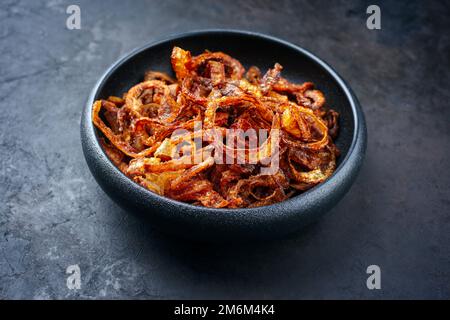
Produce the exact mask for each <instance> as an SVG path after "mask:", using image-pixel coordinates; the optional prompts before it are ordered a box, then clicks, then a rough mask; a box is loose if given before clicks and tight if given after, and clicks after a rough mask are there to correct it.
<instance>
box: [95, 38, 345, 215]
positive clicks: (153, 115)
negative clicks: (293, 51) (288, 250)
mask: <svg viewBox="0 0 450 320" xmlns="http://www.w3.org/2000/svg"><path fill="white" fill-rule="evenodd" d="M171 63H172V67H173V70H174V73H175V78H173V77H171V76H169V75H167V74H165V73H162V72H157V71H148V72H146V74H145V76H144V81H143V82H141V83H139V84H137V85H135V86H134V87H132V88H131V89H130V90H129V91H128V92H126V93H125V94H124V95H123V97H122V98H120V97H115V96H111V97H109V98H108V99H106V100H98V101H96V102H95V103H94V104H93V112H92V121H93V123H94V124H95V126H96V127H97V128H98V129H99V130H100V131H101V134H100V142H101V144H102V147H103V149H104V151H105V153H106V154H107V155H108V157H109V158H110V159H111V161H112V162H113V163H114V164H115V165H116V166H117V167H118V168H119V169H120V170H121V171H122V172H123V173H125V174H126V175H127V176H128V177H130V178H131V179H133V180H134V181H135V182H137V183H139V184H141V185H142V186H144V187H145V188H147V189H149V190H151V191H153V192H155V193H157V194H159V195H163V196H166V197H169V198H172V199H175V200H178V201H183V202H187V203H191V204H194V205H203V206H206V207H214V208H225V207H228V208H242V207H257V206H265V205H270V204H273V203H276V202H280V201H283V200H285V199H287V198H289V197H291V196H293V195H295V194H298V193H301V192H303V191H305V190H308V189H310V188H312V187H313V186H315V185H317V184H318V183H321V182H322V181H324V180H325V179H327V177H329V176H330V175H331V174H332V173H333V171H334V170H335V168H336V158H337V157H338V156H339V151H338V149H337V148H336V146H335V144H334V142H333V139H335V138H336V136H337V134H338V117H339V114H338V113H337V112H336V111H334V110H332V109H330V108H327V107H325V105H326V101H325V97H324V95H323V93H322V92H321V91H319V90H317V89H315V88H314V84H313V83H311V82H305V83H302V84H295V83H291V82H289V81H288V80H286V79H285V78H283V77H281V70H282V66H281V65H280V64H278V63H276V64H275V66H274V67H273V68H272V69H269V70H268V71H267V72H266V73H265V74H264V75H262V74H261V72H260V70H259V69H258V68H257V67H255V66H252V67H250V68H249V69H248V70H245V69H244V67H243V66H242V65H241V63H240V62H239V61H238V60H236V59H234V58H232V57H230V56H229V55H227V54H225V53H222V52H209V51H206V52H204V53H202V54H200V55H198V56H194V57H193V56H191V53H190V52H189V51H186V50H183V49H181V48H179V47H174V48H173V51H172V56H171ZM199 128H200V129H199ZM231 129H234V130H236V129H241V130H242V131H246V130H254V131H255V132H260V131H261V130H263V131H264V132H267V133H268V134H267V137H266V139H265V140H264V141H259V142H258V143H257V144H256V147H255V145H253V147H250V141H247V140H245V141H244V143H243V144H241V145H240V146H239V147H236V146H235V145H231V146H230V145H229V144H227V143H226V141H227V140H226V139H225V137H226V134H227V132H228V131H230V130H231ZM275 133H276V134H275ZM275 137H276V139H275ZM227 138H228V136H227ZM232 138H234V137H232ZM250 139H251V138H249V140H250ZM218 146H220V148H218ZM274 147H276V148H274ZM250 149H251V150H250ZM274 150H276V151H274ZM240 151H243V152H240ZM275 157H276V159H275ZM194 160H195V161H194ZM225 160H226V161H225ZM274 160H276V161H274ZM274 163H275V164H276V165H275V166H273V164H274ZM269 166H272V167H271V170H264V169H268V167H269Z"/></svg>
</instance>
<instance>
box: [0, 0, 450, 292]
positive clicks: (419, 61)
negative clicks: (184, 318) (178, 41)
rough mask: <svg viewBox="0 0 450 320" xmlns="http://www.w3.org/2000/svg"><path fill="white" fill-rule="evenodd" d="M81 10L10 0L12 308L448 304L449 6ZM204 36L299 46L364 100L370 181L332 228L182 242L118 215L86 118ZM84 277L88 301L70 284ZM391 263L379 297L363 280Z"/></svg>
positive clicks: (4, 82)
mask: <svg viewBox="0 0 450 320" xmlns="http://www.w3.org/2000/svg"><path fill="white" fill-rule="evenodd" d="M70 4H72V2H71V1H63V0H50V1H15V0H3V1H2V2H1V4H0V104H1V113H0V123H1V127H0V128H1V131H0V135H1V139H0V142H1V144H0V150H1V152H0V160H1V167H0V170H1V171H0V172H1V173H0V179H1V180H0V298H98V297H102V298H103V297H106V298H158V299H160V298H199V299H202V298H290V299H297V298H308V299H309V298H319V299H323V298H376V299H378V298H449V297H450V174H449V169H450V165H449V158H450V106H449V101H450V88H449V83H450V79H449V78H450V76H449V67H450V61H449V60H450V54H449V52H450V50H449V49H450V36H449V35H450V20H449V19H448V16H449V14H450V9H449V6H448V4H446V3H444V2H442V3H439V2H437V1H402V2H401V1H378V5H379V6H380V7H381V27H382V29H381V30H368V29H367V28H366V19H367V17H368V15H367V14H366V8H367V6H368V5H369V4H371V3H370V2H365V1H353V2H350V1H332V2H329V1H285V2H278V1H245V2H244V1H242V2H239V3H238V2H236V1H228V0H227V1H220V2H218V1H215V2H213V1H209V2H206V1H205V2H200V1H163V2H162V1H161V2H159V1H133V2H128V1H118V0H117V1H87V0H80V1H77V4H78V5H79V6H80V8H81V30H68V29H67V28H66V19H67V17H68V15H67V14H66V8H67V6H68V5H70ZM202 28H235V29H247V30H252V31H258V32H262V33H267V34H270V35H274V36H278V37H280V38H283V39H285V40H287V41H291V42H293V43H296V44H299V45H301V46H303V47H305V48H306V49H308V50H310V51H312V52H313V53H315V54H317V55H318V56H319V57H321V58H323V59H324V60H325V61H327V62H328V63H329V64H331V65H332V66H333V67H334V68H335V69H336V70H337V71H338V72H339V73H340V74H341V75H342V76H343V78H344V79H346V80H347V81H348V82H349V84H350V85H351V87H352V88H353V89H354V91H355V92H356V94H357V96H358V98H359V99H360V102H361V104H362V106H363V109H364V112H365V115H366V119H367V124H368V134H369V140H368V149H367V156H366V161H365V164H364V166H363V168H362V171H361V173H360V175H359V177H358V179H357V181H356V183H355V184H354V186H353V187H352V189H351V190H350V191H349V193H348V194H347V195H346V197H345V198H344V199H343V200H342V201H341V202H340V203H339V204H338V205H337V206H336V207H335V208H334V209H333V210H331V211H330V212H329V214H328V215H326V216H325V217H324V218H323V219H322V220H320V221H319V222H318V223H316V224H314V225H312V226H310V227H308V228H306V229H305V230H304V231H303V232H302V233H301V234H299V235H296V236H292V237H290V238H288V239H286V240H282V241H277V242H271V243H262V244H258V245H256V244H242V245H237V244H235V245H228V246H211V245H205V244H202V245H200V244H192V243H186V242H182V243H181V242H180V241H177V240H174V239H168V238H166V237H164V236H162V235H161V234H159V233H158V232H157V231H155V230H153V229H152V228H151V227H150V226H147V225H144V224H142V223H141V222H140V221H139V220H138V219H136V218H135V217H133V216H131V215H129V214H126V213H125V212H124V211H122V210H121V209H119V208H118V207H117V206H116V205H115V204H114V203H113V202H112V201H111V200H110V199H109V198H108V197H107V196H106V195H105V194H104V193H103V191H102V190H101V189H100V188H99V186H98V185H97V184H96V183H95V181H94V179H93V177H92V176H91V174H90V172H89V170H88V168H87V165H86V163H85V161H84V157H83V154H82V151H81V144H80V135H79V123H80V117H81V109H82V107H83V104H84V102H85V100H86V98H87V95H88V93H89V91H90V89H91V88H92V87H93V85H94V83H95V82H96V81H97V79H98V77H99V76H100V75H101V74H102V72H103V71H104V70H105V69H106V68H107V67H108V66H109V65H110V64H112V63H113V62H114V61H115V60H116V59H118V58H119V57H121V56H122V55H124V54H125V53H127V52H129V51H130V50H132V49H133V48H135V47H138V46H141V45H143V44H145V43H147V42H150V41H153V40H156V39H160V38H163V37H165V36H167V35H170V34H175V33H180V32H184V31H189V30H194V29H202ZM75 264H77V265H79V267H80V270H81V289H80V290H69V289H68V287H67V286H66V278H67V276H68V275H67V274H66V268H67V267H68V266H69V265H75ZM373 264H375V265H378V266H380V268H381V275H382V276H381V285H382V288H381V290H368V289H367V287H366V279H367V277H368V275H367V274H366V268H367V267H368V266H369V265H373Z"/></svg>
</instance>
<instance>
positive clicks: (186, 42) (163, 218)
mask: <svg viewBox="0 0 450 320" xmlns="http://www.w3.org/2000/svg"><path fill="white" fill-rule="evenodd" d="M173 46H180V47H182V48H184V49H187V50H190V51H191V52H192V53H193V54H199V53H201V52H203V51H204V50H205V49H209V50H211V51H224V52H226V53H228V54H230V55H231V56H233V57H235V58H237V59H238V60H239V61H241V62H242V64H243V65H244V67H249V66H251V65H256V66H258V67H259V68H260V69H261V70H267V69H268V68H269V67H272V66H273V64H274V63H275V62H279V63H280V64H281V65H283V67H284V69H283V76H284V77H286V78H287V79H289V80H291V81H294V82H303V81H312V82H314V83H315V85H316V86H317V88H319V89H320V90H321V91H323V92H324V94H325V96H326V98H327V101H328V102H329V103H330V105H332V107H333V109H335V110H337V111H338V112H339V113H340V128H341V129H340V133H339V137H338V139H337V140H336V144H337V146H338V147H339V149H340V150H341V153H342V154H341V157H340V158H339V161H338V167H337V169H336V171H335V172H334V174H333V175H332V176H331V177H330V178H329V179H328V180H326V181H325V182H324V183H322V184H320V185H318V186H316V187H314V188H312V189H311V190H309V191H307V192H305V193H303V194H301V195H298V196H295V197H293V198H290V199H288V200H286V201H283V202H280V203H277V204H274V205H270V206H265V207H259V208H251V209H211V208H204V207H198V206H193V205H189V204H186V203H182V202H178V201H174V200H171V199H169V198H165V197H162V196H159V195H157V194H154V193H152V192H150V191H148V190H146V189H145V188H143V187H141V186H140V185H138V184H136V183H135V182H133V181H132V180H131V179H129V178H128V177H126V176H125V175H124V174H122V173H121V172H120V171H119V170H118V169H117V168H116V167H115V166H114V165H113V164H112V163H111V161H110V160H109V159H108V157H107V156H106V155H105V153H104V152H103V150H102V148H101V146H100V144H99V142H98V139H97V131H96V129H95V127H94V125H93V124H92V122H91V107H92V103H93V102H94V100H97V99H101V98H106V97H108V96H109V95H121V94H122V93H123V92H126V91H127V90H128V89H129V88H130V87H131V86H133V85H134V84H136V83H138V82H140V81H142V79H143V75H144V72H145V71H146V70H149V69H152V70H158V71H164V72H168V73H172V71H171V65H170V54H171V51H172V48H173ZM355 67H356V66H355ZM81 140H82V145H83V152H84V155H85V158H86V161H87V163H88V165H89V168H90V170H91V172H92V174H93V175H94V177H95V179H96V180H97V182H98V183H99V185H100V186H101V187H102V189H103V190H104V191H105V192H106V193H107V194H108V195H109V196H110V197H111V199H113V200H114V201H115V202H116V203H118V204H119V205H120V206H121V207H122V208H124V209H125V210H126V211H128V212H133V213H139V214H140V215H142V216H144V217H146V218H148V220H149V221H150V223H151V224H153V225H154V226H156V227H157V228H158V229H161V230H163V231H165V232H168V233H171V234H174V235H178V236H181V237H185V238H195V239H203V240H213V241H216V240H236V239H245V238H246V239H267V238H275V237H279V236H282V235H286V234H289V233H292V232H294V231H297V230H299V229H300V228H301V227H303V226H305V225H306V224H308V223H310V222H312V221H314V220H315V219H317V218H318V217H320V216H321V215H322V214H323V213H325V212H326V211H328V210H329V209H331V208H332V207H333V206H334V205H335V204H336V203H337V202H338V201H339V200H340V199H341V198H342V197H343V196H344V194H345V193H346V192H347V191H348V189H349V188H350V186H351V185H352V183H353V181H354V180H355V177H356V175H357V173H358V170H359V168H360V166H361V163H362V161H363V157H364V152H365V146H366V126H365V122H364V116H363V113H362V111H361V107H360V106H359V103H358V101H357V99H356V98H355V96H354V94H353V93H352V91H351V89H350V88H349V87H348V86H347V84H346V83H345V82H344V81H343V80H342V78H341V77H340V76H339V75H338V74H337V73H336V72H335V71H334V70H333V69H332V68H331V67H330V66H328V65H327V64H326V63H325V62H323V61H322V60H320V59H319V58H317V57H316V56H315V55H313V54H311V53H309V52H308V51H306V50H304V49H302V48H300V47H298V46H296V45H293V44H291V43H288V42H286V41H283V40H280V39H276V38H274V37H270V36H266V35H261V34H257V33H253V32H243V31H225V30H207V31H198V32H191V33H186V34H182V35H178V36H174V37H171V38H168V39H166V40H162V41H159V42H155V43H151V44H149V45H147V46H145V47H143V48H141V49H138V50H136V51H134V52H132V53H131V54H129V55H127V56H126V57H124V58H122V59H120V60H119V61H117V62H116V63H114V64H113V65H112V66H111V68H109V70H107V71H106V73H105V74H104V75H102V76H101V78H100V80H99V82H98V83H97V84H96V85H95V87H94V89H93V90H92V93H91V95H90V96H89V99H88V101H87V104H86V106H85V108H84V112H83V116H82V119H81Z"/></svg>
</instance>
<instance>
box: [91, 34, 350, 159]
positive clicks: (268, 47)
mask: <svg viewBox="0 0 450 320" xmlns="http://www.w3.org/2000/svg"><path fill="white" fill-rule="evenodd" d="M174 46H179V47H181V48H183V49H187V50H190V51H191V52H192V54H193V55H197V54H200V53H202V52H203V51H204V50H205V49H208V50H210V51H223V52H225V53H227V54H229V55H231V56H232V57H234V58H236V59H238V60H239V61H240V62H241V63H242V64H243V65H244V67H245V68H248V67H250V66H252V65H255V66H257V67H259V68H260V69H261V72H263V73H264V72H265V71H266V70H267V69H268V68H271V67H273V65H274V64H275V63H276V62H278V63H280V64H281V65H282V66H283V71H282V75H283V76H284V77H285V78H287V79H288V80H290V81H293V82H299V83H301V82H305V81H311V82H313V83H314V84H315V86H316V88H318V89H319V90H321V91H322V92H323V93H324V95H325V97H326V100H327V104H328V106H330V107H331V108H333V109H334V110H336V111H337V112H339V114H340V118H339V126H340V131H339V136H338V138H337V140H336V145H337V146H338V148H339V149H340V151H341V156H340V157H339V159H338V166H339V164H340V163H341V162H342V160H343V159H344V158H345V156H346V154H347V152H348V150H349V148H350V145H351V143H352V139H353V133H354V117H353V112H352V108H351V105H350V102H349V100H348V98H347V96H346V94H345V93H344V91H343V90H342V88H341V86H340V85H339V83H338V82H337V81H336V80H335V79H334V77H333V76H332V75H330V73H328V71H327V70H325V69H324V68H323V67H322V66H321V65H320V64H319V63H318V62H317V61H315V60H314V59H313V58H311V57H310V56H309V55H307V54H303V53H301V52H299V51H298V50H296V49H295V48H293V47H292V46H290V45H288V44H286V43H283V42H278V41H273V40H271V39H269V38H265V37H259V36H255V35H251V34H245V33H227V32H212V33H211V32H210V33H199V34H190V35H187V36H185V37H181V38H176V39H171V40H167V41H164V42H161V43H158V44H157V45H154V46H149V47H147V48H145V49H143V50H142V51H140V52H138V53H137V54H134V55H132V56H130V57H129V58H128V59H125V60H124V61H123V63H122V64H119V65H117V66H116V68H115V69H113V70H112V72H110V73H109V75H108V76H107V77H106V78H105V79H104V81H103V82H102V84H101V85H100V87H99V90H98V91H97V94H96V96H95V99H102V98H107V97H108V96H110V95H116V96H121V95H122V94H123V93H124V92H126V91H128V90H129V89H130V88H131V87H132V86H133V85H135V84H137V83H139V82H141V81H142V80H143V76H144V72H145V71H147V70H156V71H163V72H167V73H169V74H172V75H173V72H172V68H171V64H170V55H171V51H172V48H173V47H174Z"/></svg>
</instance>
